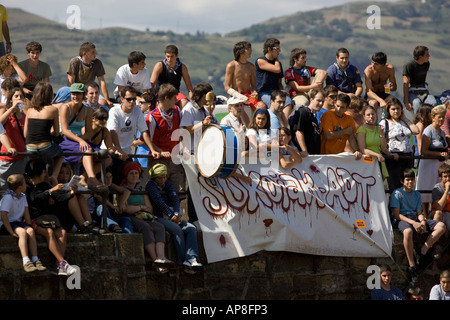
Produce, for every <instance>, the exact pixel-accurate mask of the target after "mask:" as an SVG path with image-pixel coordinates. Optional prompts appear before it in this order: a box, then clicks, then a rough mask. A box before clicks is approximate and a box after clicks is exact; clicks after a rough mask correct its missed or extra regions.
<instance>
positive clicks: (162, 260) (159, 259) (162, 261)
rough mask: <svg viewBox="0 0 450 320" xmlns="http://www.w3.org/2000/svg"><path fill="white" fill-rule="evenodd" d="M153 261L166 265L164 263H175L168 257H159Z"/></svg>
mask: <svg viewBox="0 0 450 320" xmlns="http://www.w3.org/2000/svg"><path fill="white" fill-rule="evenodd" d="M153 263H154V264H156V265H161V266H164V265H168V264H173V261H171V260H169V259H167V258H157V259H155V261H153Z"/></svg>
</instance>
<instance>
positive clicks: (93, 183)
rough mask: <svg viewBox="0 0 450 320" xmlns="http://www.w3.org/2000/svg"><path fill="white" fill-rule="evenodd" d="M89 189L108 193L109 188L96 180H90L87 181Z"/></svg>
mask: <svg viewBox="0 0 450 320" xmlns="http://www.w3.org/2000/svg"><path fill="white" fill-rule="evenodd" d="M86 183H87V186H88V189H89V190H91V191H94V192H95V191H97V192H98V191H106V190H107V189H108V187H107V186H106V185H104V184H102V183H101V182H100V181H98V180H97V179H96V178H88V179H87V181H86Z"/></svg>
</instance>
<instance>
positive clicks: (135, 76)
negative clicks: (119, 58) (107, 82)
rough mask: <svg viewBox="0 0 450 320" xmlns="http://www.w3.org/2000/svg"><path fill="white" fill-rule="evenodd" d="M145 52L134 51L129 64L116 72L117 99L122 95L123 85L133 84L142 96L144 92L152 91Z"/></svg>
mask: <svg viewBox="0 0 450 320" xmlns="http://www.w3.org/2000/svg"><path fill="white" fill-rule="evenodd" d="M145 58H146V56H145V54H143V53H142V52H140V51H132V52H130V54H129V55H128V64H124V65H123V66H121V67H120V68H119V69H118V70H117V73H116V78H115V79H114V84H115V85H116V86H117V87H116V89H115V90H114V97H115V98H116V100H117V99H118V98H119V96H120V91H121V90H122V88H123V87H126V86H132V87H133V88H135V89H136V91H137V93H138V95H139V96H140V95H141V94H142V93H144V92H148V91H150V89H151V88H152V84H151V83H150V72H149V71H148V69H147V68H146V67H145Z"/></svg>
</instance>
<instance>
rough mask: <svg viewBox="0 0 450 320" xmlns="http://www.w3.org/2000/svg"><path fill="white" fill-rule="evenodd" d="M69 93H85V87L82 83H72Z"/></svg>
mask: <svg viewBox="0 0 450 320" xmlns="http://www.w3.org/2000/svg"><path fill="white" fill-rule="evenodd" d="M70 92H83V93H84V92H86V87H85V86H84V84H82V83H72V85H71V86H70Z"/></svg>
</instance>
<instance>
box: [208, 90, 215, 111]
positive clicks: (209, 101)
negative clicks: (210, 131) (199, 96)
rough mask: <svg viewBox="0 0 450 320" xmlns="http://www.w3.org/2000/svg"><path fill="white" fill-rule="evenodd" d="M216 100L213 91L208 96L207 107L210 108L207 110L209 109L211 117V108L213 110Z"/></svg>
mask: <svg viewBox="0 0 450 320" xmlns="http://www.w3.org/2000/svg"><path fill="white" fill-rule="evenodd" d="M215 98H216V96H215V94H214V93H213V92H212V91H210V92H208V93H207V94H206V105H207V106H208V108H207V109H208V113H209V115H211V108H212V105H213V103H214V100H215Z"/></svg>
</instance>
